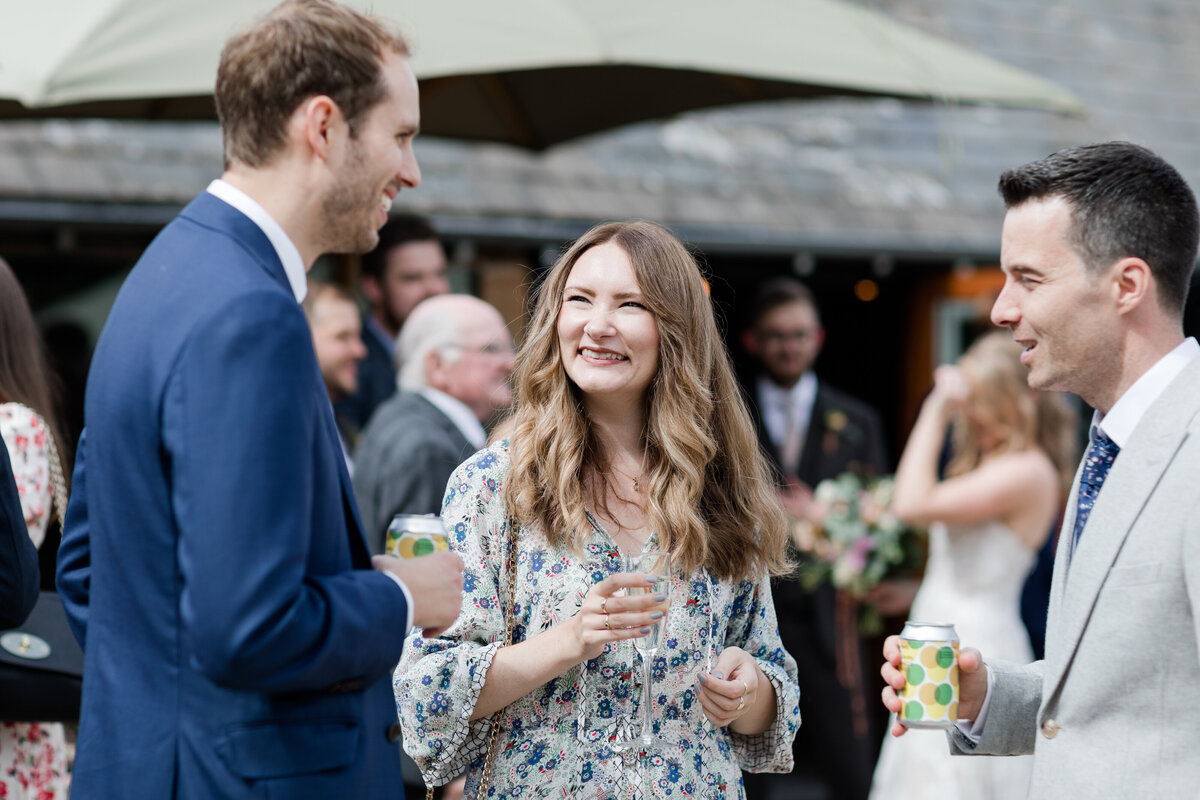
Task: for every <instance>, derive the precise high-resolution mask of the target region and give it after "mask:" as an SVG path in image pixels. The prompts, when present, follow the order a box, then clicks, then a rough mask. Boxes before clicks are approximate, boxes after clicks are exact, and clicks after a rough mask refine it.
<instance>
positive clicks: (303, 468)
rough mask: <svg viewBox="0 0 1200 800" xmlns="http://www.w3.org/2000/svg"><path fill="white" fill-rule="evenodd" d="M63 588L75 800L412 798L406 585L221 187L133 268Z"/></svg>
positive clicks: (64, 558)
mask: <svg viewBox="0 0 1200 800" xmlns="http://www.w3.org/2000/svg"><path fill="white" fill-rule="evenodd" d="M85 413H86V423H87V424H86V428H85V433H84V435H83V437H82V438H81V442H80V445H79V449H78V455H77V461H76V468H75V484H74V491H73V492H72V497H71V502H70V504H69V506H68V510H67V519H66V523H65V526H64V528H65V530H64V535H63V542H62V545H61V548H60V551H59V562H58V586H59V590H60V592H61V594H62V598H63V603H64V606H65V608H66V610H67V615H68V618H69V620H70V622H71V625H72V627H73V629H74V631H75V634H76V636H77V637H78V638H79V641H80V644H82V645H83V647H84V657H85V664H84V669H85V672H84V675H85V679H84V688H83V708H82V713H81V720H80V730H79V740H78V750H77V757H76V761H75V768H74V775H73V778H72V795H73V796H76V797H83V798H89V799H90V798H113V799H114V800H117V798H120V800H125V799H126V798H131V797H155V798H171V797H175V798H205V800H208V799H209V798H217V797H220V798H266V797H286V798H293V799H295V798H298V799H299V800H304V799H305V798H330V797H372V798H386V797H400V796H402V784H401V777H400V763H399V757H398V754H397V750H396V745H395V744H394V743H392V742H391V741H389V740H388V729H389V725H390V724H391V723H393V722H394V721H395V718H396V715H395V706H394V701H393V698H392V692H391V686H390V679H389V676H390V673H391V670H392V668H393V667H394V666H395V664H396V662H397V661H398V660H399V657H400V652H401V648H402V645H403V636H404V630H403V627H404V621H405V619H406V606H405V602H404V594H403V592H401V591H400V589H399V587H397V586H396V585H395V583H393V582H392V581H391V579H389V578H388V577H387V576H386V575H383V574H381V573H378V572H373V571H371V569H370V559H369V556H368V551H367V547H366V544H365V541H364V539H363V535H362V530H361V525H360V524H359V522H358V512H357V509H356V507H355V505H354V499H353V493H352V490H351V488H350V482H349V477H348V475H347V474H346V467H345V462H344V461H343V458H342V452H341V447H340V445H339V443H338V436H337V432H336V430H335V427H334V421H333V415H332V412H331V409H330V407H329V401H328V399H327V395H326V393H325V387H324V385H323V383H322V381H321V377H320V373H319V371H318V369H317V364H316V359H315V357H314V355H313V349H312V340H311V338H310V334H309V330H308V326H307V324H306V323H305V319H304V314H303V312H302V311H301V309H300V307H299V305H298V304H297V303H296V300H295V297H294V295H293V294H292V292H291V289H290V288H289V286H288V282H287V279H286V276H285V274H284V271H283V266H282V264H281V263H280V262H279V259H278V257H277V256H276V254H275V251H274V249H273V248H272V247H271V245H270V243H269V241H268V240H267V238H266V236H265V235H264V234H263V233H262V231H261V230H260V229H259V228H258V227H257V226H256V225H255V224H254V223H253V222H251V221H250V220H249V219H248V218H247V217H246V216H244V215H243V214H241V213H240V212H238V211H236V210H235V209H233V208H232V207H230V206H229V205H227V204H225V203H224V202H222V201H221V200H218V199H217V198H216V197H214V196H212V195H210V194H207V193H206V194H202V195H201V196H199V197H198V198H197V199H196V200H194V201H193V202H192V203H191V204H190V205H189V206H188V207H187V208H186V209H184V210H183V212H182V213H181V214H180V216H179V217H178V218H176V219H175V220H174V221H173V222H172V223H171V224H170V225H168V226H167V227H166V228H165V229H164V230H163V232H162V233H161V234H159V236H158V237H157V238H156V239H155V241H154V242H153V243H152V244H151V245H150V247H149V249H147V251H146V253H145V254H144V255H143V256H142V258H141V260H140V261H139V262H138V264H137V266H135V267H134V269H133V272H132V273H131V274H130V276H129V278H128V280H127V281H126V282H125V285H124V286H123V287H122V289H121V293H120V295H119V296H118V298H117V301H116V304H115V305H114V306H113V310H112V312H111V314H110V316H109V318H108V321H107V323H106V324H105V328H104V332H103V333H102V335H101V337H100V340H99V342H98V344H97V346H96V352H95V357H94V359H93V361H92V366H91V372H90V375H89V379H88V388H87V398H86V410H85Z"/></svg>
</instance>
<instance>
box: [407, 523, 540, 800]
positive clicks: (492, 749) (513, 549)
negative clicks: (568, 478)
mask: <svg viewBox="0 0 1200 800" xmlns="http://www.w3.org/2000/svg"><path fill="white" fill-rule="evenodd" d="M504 571H505V572H506V573H508V602H509V610H508V614H506V615H505V616H506V619H505V621H504V646H505V647H508V646H509V645H511V644H512V643H513V630H514V628H515V627H516V624H517V520H516V518H515V517H509V518H508V558H507V559H506V561H505V564H504ZM501 607H502V608H503V606H501ZM503 716H504V709H503V708H502V709H500V710H499V711H497V712H496V713H495V714H493V715H492V727H491V733H489V734H488V746H487V755H486V756H484V758H483V774H482V775H480V776H479V786H478V787H477V788H476V790H475V798H476V800H481V799H482V798H483V797H486V796H487V789H488V783H489V782H490V781H491V778H492V761H493V760H494V759H495V757H496V743H497V742H498V741H499V737H500V719H501V718H502V717H503ZM425 800H433V787H432V786H426V787H425Z"/></svg>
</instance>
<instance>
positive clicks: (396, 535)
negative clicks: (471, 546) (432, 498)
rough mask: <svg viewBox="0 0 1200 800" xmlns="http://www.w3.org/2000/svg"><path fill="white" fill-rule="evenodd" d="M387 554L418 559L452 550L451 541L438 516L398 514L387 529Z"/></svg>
mask: <svg viewBox="0 0 1200 800" xmlns="http://www.w3.org/2000/svg"><path fill="white" fill-rule="evenodd" d="M386 549H387V552H388V553H391V554H392V555H394V556H397V557H399V558H416V557H417V556H424V555H429V554H430V553H436V552H439V551H442V550H449V549H450V540H449V539H447V538H446V530H445V528H443V527H442V518H441V517H439V516H438V515H437V514H397V515H396V516H394V517H392V523H391V524H390V525H388V529H387V548H386Z"/></svg>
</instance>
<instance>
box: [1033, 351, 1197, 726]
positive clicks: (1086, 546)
mask: <svg viewBox="0 0 1200 800" xmlns="http://www.w3.org/2000/svg"><path fill="white" fill-rule="evenodd" d="M1198 384H1200V358H1197V359H1195V360H1193V361H1192V363H1191V364H1189V365H1188V367H1187V368H1186V369H1185V370H1184V371H1183V373H1182V374H1180V375H1179V376H1178V377H1177V378H1176V379H1175V380H1174V381H1173V382H1172V383H1171V385H1170V386H1169V387H1167V389H1166V391H1165V392H1163V394H1162V396H1161V397H1159V398H1158V400H1156V401H1155V402H1154V404H1153V405H1151V407H1150V408H1148V409H1147V410H1146V413H1145V415H1144V416H1143V417H1142V421H1141V422H1140V423H1139V424H1138V426H1137V428H1135V430H1134V432H1133V435H1132V436H1131V437H1130V441H1129V442H1128V443H1127V445H1126V446H1125V447H1124V448H1122V449H1121V453H1120V455H1118V456H1117V460H1116V461H1114V462H1113V466H1112V470H1111V471H1110V472H1109V474H1108V477H1107V478H1106V479H1105V482H1104V488H1103V489H1101V491H1100V495H1099V497H1097V498H1096V504H1095V506H1093V507H1092V512H1091V514H1090V515H1089V516H1088V522H1087V527H1085V528H1084V530H1083V532H1082V533H1081V534H1080V537H1079V544H1078V546H1077V547H1076V548H1075V550H1074V552H1073V553H1072V551H1071V547H1070V544H1069V542H1070V538H1069V537H1071V536H1072V533H1073V531H1074V527H1075V508H1076V504H1077V497H1078V493H1079V476H1080V472H1077V473H1076V475H1075V482H1074V484H1073V486H1072V488H1071V496H1070V498H1069V499H1068V505H1067V513H1066V517H1065V519H1064V521H1063V527H1062V530H1063V534H1064V535H1065V536H1067V537H1068V539H1067V542H1065V543H1064V544H1065V545H1066V546H1064V545H1063V544H1060V546H1059V550H1058V555H1057V557H1056V560H1055V565H1054V582H1053V586H1054V590H1053V592H1052V594H1051V599H1050V610H1049V614H1050V616H1049V622H1048V625H1047V633H1046V660H1047V663H1048V669H1049V672H1048V673H1047V675H1046V683H1045V686H1044V691H1043V694H1042V698H1043V702H1046V701H1047V700H1048V699H1049V698H1050V697H1052V696H1053V695H1054V692H1055V691H1056V690H1057V689H1058V686H1059V684H1060V683H1061V682H1062V679H1063V677H1064V675H1065V674H1066V670H1067V668H1068V667H1069V665H1070V662H1071V657H1072V655H1073V654H1074V652H1075V649H1076V648H1077V647H1078V646H1079V641H1080V639H1081V638H1082V637H1083V632H1084V630H1085V629H1086V627H1087V623H1088V619H1089V618H1090V617H1091V613H1092V609H1093V608H1095V605H1096V600H1097V598H1098V597H1099V594H1100V590H1101V588H1102V587H1103V586H1104V581H1105V579H1106V578H1107V577H1108V574H1109V570H1110V569H1111V567H1112V565H1113V562H1114V561H1115V560H1116V559H1117V556H1118V555H1119V554H1120V552H1121V548H1122V547H1123V546H1124V544H1125V539H1126V538H1127V537H1128V535H1129V532H1130V529H1131V528H1132V527H1133V525H1134V523H1135V522H1136V521H1137V518H1138V516H1139V515H1140V514H1141V513H1142V509H1143V508H1145V506H1146V503H1147V502H1148V501H1149V499H1150V495H1151V494H1152V493H1153V491H1154V487H1155V486H1156V485H1158V482H1159V481H1160V480H1161V478H1162V475H1163V473H1164V472H1165V471H1166V469H1167V467H1168V465H1170V463H1171V461H1172V460H1173V459H1174V458H1175V454H1176V453H1177V452H1178V451H1179V448H1180V446H1181V445H1182V444H1183V442H1184V441H1185V440H1186V439H1187V436H1188V434H1187V430H1186V429H1187V425H1188V423H1189V422H1190V420H1191V417H1192V416H1193V414H1194V410H1195V409H1194V400H1193V399H1192V398H1193V397H1194V395H1195V393H1196V392H1197V391H1200V385H1198Z"/></svg>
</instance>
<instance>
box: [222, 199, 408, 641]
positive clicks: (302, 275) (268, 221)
mask: <svg viewBox="0 0 1200 800" xmlns="http://www.w3.org/2000/svg"><path fill="white" fill-rule="evenodd" d="M208 193H209V194H211V195H213V196H215V197H217V198H218V199H219V200H222V201H224V202H225V203H227V204H228V205H230V206H233V207H234V208H235V209H237V210H238V211H240V212H242V213H243V214H245V215H246V216H247V217H249V218H250V221H251V222H253V223H254V224H255V225H257V226H258V227H259V228H260V229H261V230H262V232H263V233H264V234H266V237H267V240H268V241H270V243H271V247H273V248H275V254H276V255H277V256H279V261H280V263H282V264H283V273H284V274H285V275H286V276H287V280H288V285H289V286H291V289H292V294H293V295H295V297H296V302H297V303H299V302H302V301H303V300H304V296H305V295H306V294H308V272H307V270H306V269H305V268H304V259H302V258H301V257H300V251H299V250H298V249H297V248H296V244H295V243H294V242H293V241H292V240H291V239H290V238H289V237H288V235H287V233H285V232H284V230H283V228H282V227H280V225H279V223H278V222H276V221H275V220H274V219H272V218H271V215H270V214H268V213H267V211H266V209H264V208H263V207H262V206H260V205H259V204H258V202H257V201H255V200H254V199H253V198H251V197H250V195H248V194H246V193H245V192H243V191H242V190H241V189H238V188H237V187H236V186H233V185H232V184H230V183H226V182H225V181H223V180H221V179H220V178H217V179H216V180H215V181H213V182H212V183H210V184H209V185H208ZM341 441H342V437H341V436H340V435H339V436H338V443H339V444H341ZM344 453H345V448H344V446H343V454H344ZM347 467H349V461H347ZM383 574H384V575H387V576H388V577H389V578H391V579H392V580H393V581H395V582H396V585H397V586H399V587H400V591H402V592H404V605H405V607H406V608H407V609H408V618H407V619H406V620H405V621H404V635H405V636H407V635H408V631H409V630H411V629H412V620H413V596H412V592H410V591H409V590H408V587H407V586H405V585H404V581H402V580H400V578H399V576H397V575H394V574H392V573H391V572H388V571H386V570H384V572H383Z"/></svg>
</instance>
